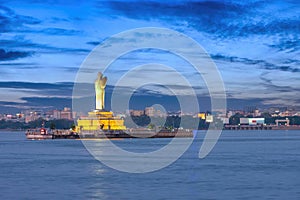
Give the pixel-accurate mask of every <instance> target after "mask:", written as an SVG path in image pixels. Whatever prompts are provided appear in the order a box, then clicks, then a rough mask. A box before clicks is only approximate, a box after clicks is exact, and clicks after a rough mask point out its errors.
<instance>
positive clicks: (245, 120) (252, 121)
mask: <svg viewBox="0 0 300 200" xmlns="http://www.w3.org/2000/svg"><path fill="white" fill-rule="evenodd" d="M240 124H241V125H258V124H265V118H240Z"/></svg>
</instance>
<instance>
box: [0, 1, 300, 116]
mask: <svg viewBox="0 0 300 200" xmlns="http://www.w3.org/2000/svg"><path fill="white" fill-rule="evenodd" d="M141 27H163V28H170V29H173V30H176V31H179V32H181V33H184V34H186V35H187V36H189V37H191V38H193V39H194V40H196V41H197V42H198V43H199V44H200V45H201V46H202V47H204V48H205V50H206V51H207V52H208V53H209V54H210V56H211V57H212V59H214V61H215V63H216V65H217V67H218V69H219V71H220V73H221V75H222V78H223V81H224V85H225V88H226V94H227V97H228V104H229V108H230V107H235V106H238V107H243V106H249V105H258V106H273V105H279V106H297V105H299V103H300V100H299V96H300V88H299V85H300V76H299V74H300V67H299V64H300V55H299V52H300V42H299V33H300V4H299V2H298V1H296V0H295V1H255V0H253V1H225V0H224V1H76V3H74V1H55V0H52V1H47V0H46V1H45V0H44V1H39V0H34V1H0V74H1V80H0V93H1V99H0V107H1V109H0V110H2V111H3V110H5V109H6V110H7V111H9V110H14V109H23V108H40V107H41V108H45V109H47V108H49V109H50V108H53V107H58V106H59V105H61V106H62V107H63V106H68V105H69V106H70V102H71V95H72V82H74V81H75V78H76V74H77V72H78V69H79V67H80V65H81V63H82V62H83V61H84V59H85V58H86V56H87V55H88V54H89V52H90V51H91V50H92V49H93V48H95V46H96V45H98V44H99V43H100V42H101V41H103V40H105V39H106V38H108V37H110V36H111V35H113V34H117V33H119V32H122V31H126V30H128V29H133V28H141ZM153 59H154V60H155V61H156V62H157V63H162V64H169V65H171V66H174V68H175V69H176V70H177V71H180V72H182V73H184V74H186V76H190V75H189V73H192V71H190V70H189V68H188V67H184V66H185V63H184V62H183V61H179V60H178V59H177V58H174V57H172V56H170V55H167V54H165V53H161V52H157V51H154V52H140V53H133V54H131V55H128V56H127V57H126V56H125V57H124V58H123V59H120V60H119V61H118V62H119V65H120V66H124V67H123V68H120V67H119V68H118V70H115V71H114V68H113V66H112V69H111V70H110V71H108V72H107V76H108V77H109V81H111V82H108V84H112V83H113V80H116V79H118V77H119V76H120V73H121V71H122V70H126V69H127V70H128V68H126V66H129V65H130V66H131V65H137V64H140V63H147V61H149V60H152V61H153ZM116 64H117V62H116ZM90 73H91V72H90ZM93 73H95V76H96V73H97V72H93ZM142 76H143V75H141V77H142ZM191 81H192V77H191ZM199 87H200V88H202V87H203V83H202V82H201V83H199ZM152 90H153V91H151V88H150V89H149V88H148V89H147V92H149V93H150V94H153V95H154V94H156V95H165V94H164V92H165V91H164V90H160V89H158V88H152ZM154 90H155V91H154ZM143 92H144V93H145V91H143ZM198 95H199V97H201V98H207V91H206V90H205V89H203V90H199V91H198Z"/></svg>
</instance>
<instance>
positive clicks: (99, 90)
mask: <svg viewBox="0 0 300 200" xmlns="http://www.w3.org/2000/svg"><path fill="white" fill-rule="evenodd" d="M106 82H107V77H104V76H103V74H102V73H101V72H98V77H97V79H96V80H95V92H96V110H104V97H105V86H106Z"/></svg>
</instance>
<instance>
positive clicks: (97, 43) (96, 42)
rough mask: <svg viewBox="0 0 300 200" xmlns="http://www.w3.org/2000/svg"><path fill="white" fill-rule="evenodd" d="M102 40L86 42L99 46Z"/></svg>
mask: <svg viewBox="0 0 300 200" xmlns="http://www.w3.org/2000/svg"><path fill="white" fill-rule="evenodd" d="M100 43H101V42H98V41H90V42H87V43H86V44H89V45H92V46H97V45H99V44H100Z"/></svg>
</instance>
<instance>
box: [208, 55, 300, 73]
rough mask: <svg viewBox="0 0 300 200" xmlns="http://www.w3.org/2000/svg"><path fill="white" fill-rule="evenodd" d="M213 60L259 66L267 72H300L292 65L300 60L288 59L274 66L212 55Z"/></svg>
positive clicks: (259, 61) (257, 61) (266, 62)
mask: <svg viewBox="0 0 300 200" xmlns="http://www.w3.org/2000/svg"><path fill="white" fill-rule="evenodd" d="M211 58H212V59H214V60H220V61H225V62H230V63H242V64H245V65H251V66H253V67H255V66H259V67H260V68H261V69H266V70H277V71H289V72H295V73H296V72H300V69H299V68H297V67H292V66H291V64H293V63H299V60H295V59H288V60H286V61H282V63H278V64H273V63H271V62H268V61H266V60H255V59H249V58H240V57H236V56H225V55H221V54H215V55H211Z"/></svg>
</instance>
